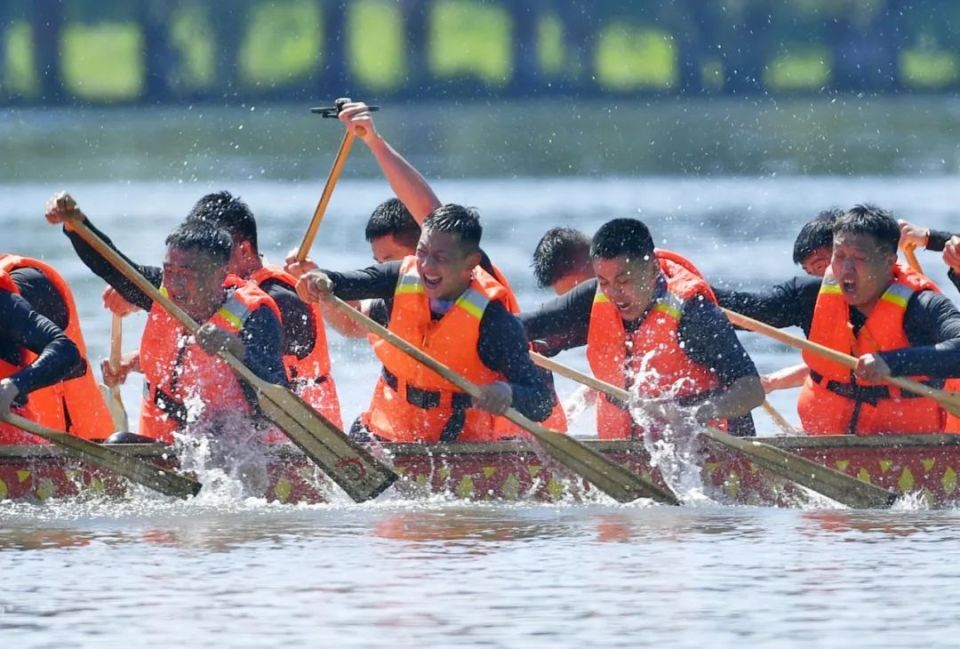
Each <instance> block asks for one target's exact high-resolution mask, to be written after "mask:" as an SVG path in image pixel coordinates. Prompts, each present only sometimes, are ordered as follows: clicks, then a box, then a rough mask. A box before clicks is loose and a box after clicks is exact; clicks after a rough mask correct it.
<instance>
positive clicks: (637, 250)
mask: <svg viewBox="0 0 960 649" xmlns="http://www.w3.org/2000/svg"><path fill="white" fill-rule="evenodd" d="M653 248H654V246H653V237H652V236H650V230H649V228H647V226H646V225H645V224H644V223H643V221H639V220H637V219H613V220H612V221H607V222H606V223H604V224H603V225H601V226H600V229H599V230H597V233H596V234H595V235H593V242H592V243H591V244H590V256H591V257H593V258H594V259H613V258H614V257H620V256H621V255H626V256H627V257H629V258H631V259H635V260H644V259H647V260H649V259H653Z"/></svg>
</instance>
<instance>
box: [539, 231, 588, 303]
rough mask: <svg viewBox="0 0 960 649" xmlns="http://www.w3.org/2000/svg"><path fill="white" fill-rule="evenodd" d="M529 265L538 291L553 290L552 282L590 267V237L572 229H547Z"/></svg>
mask: <svg viewBox="0 0 960 649" xmlns="http://www.w3.org/2000/svg"><path fill="white" fill-rule="evenodd" d="M530 265H531V266H532V267H533V274H534V276H536V278H537V285H538V286H540V288H547V287H548V286H553V284H554V282H556V281H558V280H560V279H563V278H564V277H566V276H567V275H569V274H570V273H572V272H574V271H576V270H578V269H580V268H581V267H583V266H589V265H590V237H588V236H587V235H585V234H584V233H583V232H581V231H580V230H576V229H574V228H550V229H549V230H547V232H546V234H544V235H543V236H542V237H541V238H540V241H539V243H537V247H536V248H535V249H534V251H533V262H532V263H531V264H530Z"/></svg>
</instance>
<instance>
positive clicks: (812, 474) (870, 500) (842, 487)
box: [530, 352, 897, 508]
mask: <svg viewBox="0 0 960 649" xmlns="http://www.w3.org/2000/svg"><path fill="white" fill-rule="evenodd" d="M530 356H531V358H533V362H534V363H536V364H537V365H539V366H540V367H542V368H544V369H546V370H550V371H551V372H554V373H556V374H559V375H560V376H565V377H567V378H568V379H572V380H574V381H577V382H578V383H582V384H583V385H586V386H588V387H591V388H593V389H594V390H597V391H598V392H602V393H603V394H606V395H607V396H610V397H613V398H614V399H619V400H620V401H623V402H624V403H629V402H630V393H629V392H627V391H626V390H624V389H623V388H618V387H617V386H615V385H611V384H610V383H607V382H605V381H601V380H600V379H598V378H596V377H593V376H590V375H588V374H584V373H583V372H578V371H577V370H575V369H573V368H572V367H568V366H566V365H563V364H562V363H558V362H557V361H555V360H553V359H551V358H547V357H546V356H543V355H541V354H538V353H536V352H530ZM702 435H704V437H706V438H707V439H709V440H710V441H712V442H714V443H716V444H719V445H721V446H724V447H726V448H729V449H733V450H736V451H739V452H740V453H742V454H744V455H746V456H747V458H748V459H749V460H750V461H751V462H753V463H754V464H756V465H757V466H759V467H762V468H764V469H766V470H767V471H770V472H771V473H773V474H775V475H778V476H780V477H782V478H786V479H787V480H790V481H792V482H795V483H797V484H799V485H801V486H804V487H806V488H807V489H810V490H811V491H816V492H817V493H819V494H821V495H824V496H826V497H827V498H830V499H831V500H835V501H836V502H838V503H841V504H843V505H847V506H848V507H855V508H874V507H889V506H890V505H891V504H893V502H894V501H895V500H896V499H897V494H895V493H893V492H891V491H887V490H886V489H881V488H880V487H877V486H875V485H872V484H870V483H868V482H863V481H862V480H858V479H857V478H854V477H852V476H849V475H847V474H846V473H841V472H840V471H836V470H834V469H830V468H828V467H825V466H823V465H822V464H818V463H817V462H813V461H811V460H808V459H806V458H804V457H800V456H799V455H795V454H794V453H791V452H789V451H785V450H783V449H779V448H776V447H775V446H770V445H768V444H764V443H763V442H760V441H759V440H757V439H756V438H744V437H734V436H733V435H730V434H729V433H726V432H724V431H722V430H718V429H716V428H711V427H709V426H705V427H704V430H703V432H702Z"/></svg>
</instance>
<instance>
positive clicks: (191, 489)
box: [6, 414, 203, 498]
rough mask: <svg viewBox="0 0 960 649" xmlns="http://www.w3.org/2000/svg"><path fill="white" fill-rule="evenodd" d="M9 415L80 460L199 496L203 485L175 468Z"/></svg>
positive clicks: (177, 493)
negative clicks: (174, 469) (149, 462)
mask: <svg viewBox="0 0 960 649" xmlns="http://www.w3.org/2000/svg"><path fill="white" fill-rule="evenodd" d="M6 419H7V421H9V422H10V423H11V424H13V425H14V426H17V427H18V428H21V429H23V430H25V431H27V432H29V433H31V434H33V435H36V436H37V437H42V438H43V439H45V440H47V441H48V442H52V443H54V444H56V445H57V446H60V447H62V448H63V449H64V450H65V451H66V452H68V453H69V454H70V455H72V456H73V457H75V458H77V459H79V460H83V461H84V462H87V463H89V464H93V465H96V466H99V467H101V468H104V469H107V470H108V471H113V472H114V473H117V474H119V475H122V476H123V477H124V478H127V479H128V480H130V481H132V482H136V483H137V484H140V485H143V486H144V487H148V488H150V489H153V490H154V491H159V492H160V493H162V494H165V495H167V496H176V497H178V498H186V497H188V496H195V495H197V494H198V493H199V492H200V489H201V487H202V486H203V485H201V484H200V483H199V482H197V481H196V480H191V479H190V478H187V477H185V476H182V475H180V474H178V473H176V472H174V471H170V470H168V469H162V468H160V467H158V466H154V465H153V464H148V463H147V462H144V461H143V460H140V459H138V458H135V457H132V456H129V455H124V454H122V453H118V452H117V451H115V450H113V449H111V448H108V447H106V446H101V445H100V444H94V443H93V442H88V441H87V440H85V439H81V438H79V437H74V436H73V435H69V434H67V433H64V432H60V431H56V430H51V429H49V428H45V427H43V426H40V425H39V424H37V423H35V422H32V421H30V420H28V419H24V418H23V417H20V416H18V415H13V414H10V415H7V417H6Z"/></svg>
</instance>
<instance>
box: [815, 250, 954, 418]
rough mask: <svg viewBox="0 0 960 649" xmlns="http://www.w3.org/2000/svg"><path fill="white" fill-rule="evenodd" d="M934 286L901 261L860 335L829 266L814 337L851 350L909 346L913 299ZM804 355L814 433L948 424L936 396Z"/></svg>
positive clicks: (853, 352)
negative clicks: (865, 378)
mask: <svg viewBox="0 0 960 649" xmlns="http://www.w3.org/2000/svg"><path fill="white" fill-rule="evenodd" d="M929 290H938V289H937V287H936V285H935V284H934V283H933V282H931V281H930V280H929V279H927V278H926V277H924V276H923V275H921V274H919V273H915V272H912V271H907V270H906V269H904V268H903V267H901V266H899V265H898V266H896V267H895V268H894V273H893V283H892V284H890V286H889V287H888V288H887V290H886V291H884V293H883V295H882V296H880V299H879V300H878V301H877V305H876V306H875V307H874V308H873V311H872V312H871V313H870V315H869V316H868V317H867V319H866V322H865V323H864V325H863V326H862V327H861V328H860V331H859V332H858V333H857V334H856V335H854V333H853V326H852V325H851V324H850V306H849V304H848V303H847V301H846V300H845V299H844V298H843V293H842V291H841V288H840V285H839V283H838V282H837V280H836V278H835V277H834V276H833V272H832V271H831V270H830V269H827V274H826V275H824V277H823V284H822V285H821V287H820V294H819V295H818V296H817V304H816V308H815V310H814V313H813V322H812V324H811V327H810V334H809V336H808V338H809V339H810V340H811V341H813V342H816V343H820V344H821V345H825V346H827V347H829V348H831V349H836V350H838V351H841V352H843V353H845V354H850V355H851V356H862V355H864V354H870V353H875V352H881V351H889V350H894V349H901V348H904V347H909V346H910V342H909V341H908V340H907V335H906V333H905V332H904V330H903V319H904V314H905V313H906V310H907V304H908V303H909V302H910V298H911V296H912V295H913V294H914V293H915V292H918V291H929ZM803 360H804V362H805V363H806V364H807V366H808V367H809V368H810V376H808V377H807V379H806V380H805V381H804V385H803V388H802V389H801V391H800V399H799V401H798V403H797V410H798V412H799V414H800V421H801V423H802V424H803V428H804V430H805V431H806V432H807V434H808V435H845V434H856V435H880V434H883V433H910V434H919V433H939V432H941V431H943V429H944V421H945V413H944V411H943V410H942V409H941V408H940V407H939V405H938V404H937V403H936V402H935V401H933V400H931V399H925V398H919V397H914V396H913V395H911V394H908V393H906V392H903V393H901V391H900V389H899V388H897V387H895V386H892V385H887V384H877V383H865V382H861V381H858V380H856V378H855V377H854V376H853V372H852V371H851V370H849V369H847V368H845V367H843V366H842V365H840V364H838V363H834V362H832V361H829V360H826V359H824V358H822V357H821V356H819V355H817V354H813V353H810V352H806V351H805V352H803ZM910 378H912V379H914V380H916V381H924V380H926V379H927V377H923V376H914V377H910Z"/></svg>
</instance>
